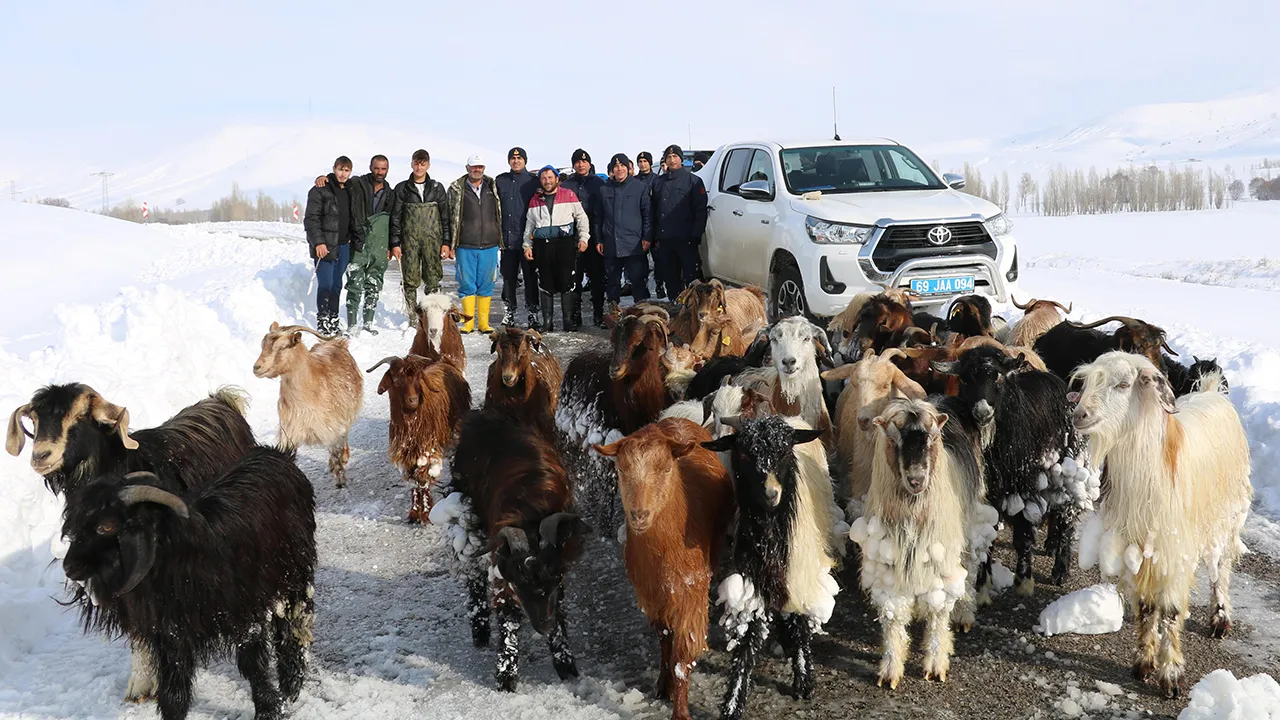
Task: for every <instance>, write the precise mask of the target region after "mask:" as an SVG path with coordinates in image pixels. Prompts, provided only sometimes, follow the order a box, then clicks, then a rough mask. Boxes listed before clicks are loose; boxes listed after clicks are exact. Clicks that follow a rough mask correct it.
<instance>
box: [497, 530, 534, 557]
mask: <svg viewBox="0 0 1280 720" xmlns="http://www.w3.org/2000/svg"><path fill="white" fill-rule="evenodd" d="M498 541H499V542H505V543H506V544H507V547H508V548H510V549H511V550H512V551H514V552H518V553H528V552H529V536H528V535H525V534H524V530H521V529H520V528H518V527H513V526H511V525H508V526H506V527H504V528H502V529H501V530H499V531H498Z"/></svg>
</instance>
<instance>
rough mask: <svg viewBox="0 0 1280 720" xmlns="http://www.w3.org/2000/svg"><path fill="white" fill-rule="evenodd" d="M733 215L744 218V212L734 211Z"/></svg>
mask: <svg viewBox="0 0 1280 720" xmlns="http://www.w3.org/2000/svg"><path fill="white" fill-rule="evenodd" d="M733 214H734V215H737V216H738V217H742V211H741V210H734V211H733Z"/></svg>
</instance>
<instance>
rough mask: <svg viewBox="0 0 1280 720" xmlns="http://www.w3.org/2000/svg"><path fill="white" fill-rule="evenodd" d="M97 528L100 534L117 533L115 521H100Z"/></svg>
mask: <svg viewBox="0 0 1280 720" xmlns="http://www.w3.org/2000/svg"><path fill="white" fill-rule="evenodd" d="M97 530H98V534H99V535H115V534H116V524H115V523H113V522H104V523H100V524H99V525H98V528H97Z"/></svg>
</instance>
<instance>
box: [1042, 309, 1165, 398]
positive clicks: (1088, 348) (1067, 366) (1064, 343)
mask: <svg viewBox="0 0 1280 720" xmlns="http://www.w3.org/2000/svg"><path fill="white" fill-rule="evenodd" d="M1113 321H1118V322H1120V324H1121V325H1120V327H1119V328H1116V331H1115V332H1114V333H1111V334H1107V333H1104V332H1102V331H1100V330H1095V329H1094V328H1096V327H1097V326H1099V325H1105V324H1107V323H1109V322H1113ZM1161 348H1163V349H1164V350H1165V351H1166V352H1169V353H1170V354H1173V355H1176V354H1177V353H1175V352H1173V351H1172V350H1170V349H1169V346H1168V344H1166V343H1165V332H1164V329H1162V328H1160V327H1158V326H1155V325H1152V324H1151V323H1148V322H1144V321H1142V320H1135V319H1133V318H1130V317H1124V316H1121V315H1113V316H1111V317H1108V318H1103V319H1102V320H1098V321H1095V322H1091V323H1089V324H1088V325H1077V324H1076V323H1073V322H1071V321H1069V320H1064V321H1063V322H1060V323H1058V324H1057V325H1054V326H1053V327H1052V328H1049V330H1047V331H1046V332H1045V333H1044V334H1043V335H1041V336H1040V338H1039V339H1038V340H1036V343H1035V345H1034V346H1033V347H1032V349H1033V350H1035V351H1036V354H1037V355H1039V356H1040V357H1041V358H1042V359H1043V360H1044V364H1045V366H1046V367H1047V368H1049V372H1051V373H1053V374H1054V375H1057V376H1058V377H1060V378H1062V379H1063V380H1065V381H1067V382H1070V381H1071V373H1073V372H1075V369H1076V368H1078V367H1080V366H1081V365H1085V364H1087V363H1091V362H1093V361H1094V360H1097V359H1098V358H1099V357H1101V356H1102V355H1103V354H1104V353H1109V352H1111V351H1113V350H1120V351H1123V352H1128V353H1135V354H1138V355H1142V356H1144V357H1146V358H1147V359H1148V360H1150V361H1151V362H1152V363H1153V364H1155V365H1156V366H1157V367H1159V366H1160V364H1161V363H1160V350H1161Z"/></svg>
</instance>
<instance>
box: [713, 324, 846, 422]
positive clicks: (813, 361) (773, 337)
mask: <svg viewBox="0 0 1280 720" xmlns="http://www.w3.org/2000/svg"><path fill="white" fill-rule="evenodd" d="M769 352H770V354H771V356H772V357H773V365H772V367H764V368H749V369H747V370H745V371H743V372H741V373H739V374H738V375H737V376H735V377H734V379H733V384H734V385H737V386H738V387H743V388H751V389H753V390H755V391H756V392H758V393H760V394H761V395H763V396H764V397H766V398H768V399H769V402H770V404H771V405H772V406H773V412H775V413H777V414H778V415H783V416H787V417H799V418H800V419H802V420H803V421H804V422H805V423H806V424H807V425H808V426H809V427H811V428H814V429H816V430H821V431H823V433H822V442H823V445H824V446H827V447H830V446H831V444H832V432H831V416H830V414H829V413H828V412H827V403H826V400H825V398H824V397H823V395H822V378H821V377H820V376H819V374H818V372H819V371H818V362H819V359H821V360H822V361H823V362H825V363H829V362H830V359H831V346H830V345H829V344H828V342H827V335H826V333H825V332H823V331H822V328H819V327H817V326H816V325H814V324H812V323H810V322H809V321H808V320H806V319H804V318H803V317H799V316H795V317H789V318H784V319H782V320H779V321H778V322H776V323H774V324H773V325H772V326H771V327H770V328H769Z"/></svg>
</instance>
